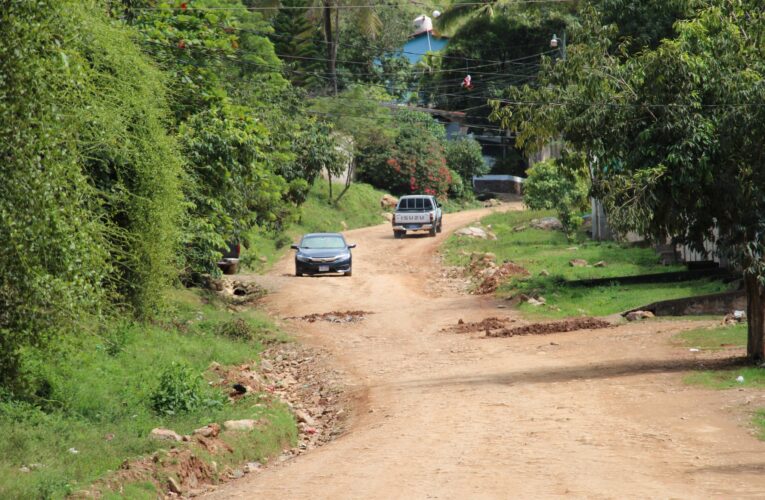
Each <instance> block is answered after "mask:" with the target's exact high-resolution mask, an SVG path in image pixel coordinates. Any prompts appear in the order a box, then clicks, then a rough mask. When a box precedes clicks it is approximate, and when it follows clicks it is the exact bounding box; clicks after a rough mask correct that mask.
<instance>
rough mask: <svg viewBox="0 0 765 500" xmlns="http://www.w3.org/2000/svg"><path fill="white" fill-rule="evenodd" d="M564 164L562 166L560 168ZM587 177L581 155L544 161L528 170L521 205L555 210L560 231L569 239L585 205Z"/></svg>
mask: <svg viewBox="0 0 765 500" xmlns="http://www.w3.org/2000/svg"><path fill="white" fill-rule="evenodd" d="M562 165H565V166H562ZM589 180H590V176H589V174H588V172H587V166H586V164H585V163H584V158H583V157H582V156H581V155H564V156H563V158H561V159H560V160H546V161H543V162H540V163H537V164H535V165H534V166H532V167H531V168H529V170H528V177H527V178H526V182H525V183H524V184H523V202H524V203H525V204H526V206H528V207H529V208H530V209H532V210H555V212H556V214H557V215H558V219H559V220H560V222H561V224H563V231H564V232H565V233H566V235H567V236H568V237H569V238H573V236H574V234H575V232H576V230H577V229H578V228H579V227H580V226H581V225H582V218H581V217H580V215H579V214H581V213H582V212H583V211H584V210H586V209H587V206H588V202H589V194H590V186H589Z"/></svg>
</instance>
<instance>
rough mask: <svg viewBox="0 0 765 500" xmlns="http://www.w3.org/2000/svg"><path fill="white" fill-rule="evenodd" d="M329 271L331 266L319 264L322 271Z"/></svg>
mask: <svg viewBox="0 0 765 500" xmlns="http://www.w3.org/2000/svg"><path fill="white" fill-rule="evenodd" d="M327 271H329V266H319V272H320V273H326V272H327Z"/></svg>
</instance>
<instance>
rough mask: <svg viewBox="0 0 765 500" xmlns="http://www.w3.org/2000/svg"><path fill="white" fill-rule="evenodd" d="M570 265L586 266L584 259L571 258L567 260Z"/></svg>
mask: <svg viewBox="0 0 765 500" xmlns="http://www.w3.org/2000/svg"><path fill="white" fill-rule="evenodd" d="M568 265H569V266H571V267H587V261H586V260H584V259H573V260H570V261H569V262H568Z"/></svg>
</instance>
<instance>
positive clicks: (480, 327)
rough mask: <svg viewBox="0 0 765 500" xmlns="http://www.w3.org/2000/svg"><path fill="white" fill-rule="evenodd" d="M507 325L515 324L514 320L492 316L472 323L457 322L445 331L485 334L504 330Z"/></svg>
mask: <svg viewBox="0 0 765 500" xmlns="http://www.w3.org/2000/svg"><path fill="white" fill-rule="evenodd" d="M508 323H515V320H514V319H511V318H496V317H494V316H492V317H489V318H485V319H482V320H481V321H474V322H467V321H464V320H459V321H458V322H457V324H456V325H454V326H451V327H449V328H447V329H446V330H447V331H451V332H454V333H472V332H485V331H489V330H498V329H500V328H505V326H507V324H508Z"/></svg>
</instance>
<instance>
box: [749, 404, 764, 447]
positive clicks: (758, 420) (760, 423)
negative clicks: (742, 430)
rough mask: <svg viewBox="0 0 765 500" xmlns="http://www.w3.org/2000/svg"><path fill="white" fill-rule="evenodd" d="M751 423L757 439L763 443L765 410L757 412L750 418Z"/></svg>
mask: <svg viewBox="0 0 765 500" xmlns="http://www.w3.org/2000/svg"><path fill="white" fill-rule="evenodd" d="M752 423H753V424H754V426H755V428H756V429H757V431H758V432H757V437H758V438H759V439H760V441H765V409H760V410H757V412H756V413H755V414H754V417H753V418H752Z"/></svg>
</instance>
